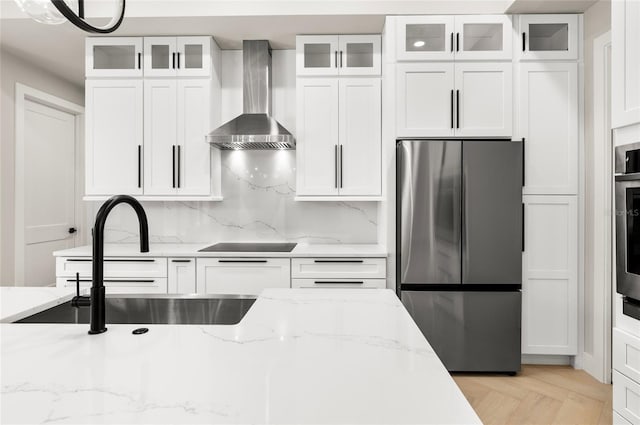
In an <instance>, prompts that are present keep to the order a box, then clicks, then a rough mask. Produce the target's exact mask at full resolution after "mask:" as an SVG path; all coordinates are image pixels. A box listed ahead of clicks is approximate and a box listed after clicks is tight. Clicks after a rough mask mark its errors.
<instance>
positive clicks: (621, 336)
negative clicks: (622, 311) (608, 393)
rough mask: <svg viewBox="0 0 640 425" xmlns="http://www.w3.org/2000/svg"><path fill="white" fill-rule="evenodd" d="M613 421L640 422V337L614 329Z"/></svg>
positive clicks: (618, 422)
mask: <svg viewBox="0 0 640 425" xmlns="http://www.w3.org/2000/svg"><path fill="white" fill-rule="evenodd" d="M612 362H613V369H614V370H613V377H612V378H613V410H614V412H613V416H614V417H613V423H614V424H640V337H638V336H635V335H632V334H630V333H628V332H625V331H623V330H621V329H619V328H614V329H613V354H612Z"/></svg>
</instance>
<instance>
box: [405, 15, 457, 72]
mask: <svg viewBox="0 0 640 425" xmlns="http://www.w3.org/2000/svg"><path fill="white" fill-rule="evenodd" d="M397 26H398V29H397V31H398V32H397V36H396V39H397V44H396V58H397V59H398V60H399V61H423V60H453V56H454V52H453V50H454V44H455V40H454V26H453V16H402V17H399V18H397Z"/></svg>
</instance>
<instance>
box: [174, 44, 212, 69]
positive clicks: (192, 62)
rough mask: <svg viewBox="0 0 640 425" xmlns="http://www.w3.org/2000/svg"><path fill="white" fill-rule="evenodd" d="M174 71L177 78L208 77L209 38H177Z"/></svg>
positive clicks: (209, 63)
mask: <svg viewBox="0 0 640 425" xmlns="http://www.w3.org/2000/svg"><path fill="white" fill-rule="evenodd" d="M176 70H177V75H178V76H179V77H209V76H210V75H211V37H178V39H177V52H176Z"/></svg>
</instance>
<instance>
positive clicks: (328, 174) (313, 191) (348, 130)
mask: <svg viewBox="0 0 640 425" xmlns="http://www.w3.org/2000/svg"><path fill="white" fill-rule="evenodd" d="M297 102H298V103H297V105H298V106H297V111H298V112H297V125H296V128H297V130H298V135H297V139H298V145H297V146H296V150H297V153H296V155H297V164H298V166H297V176H298V178H297V190H296V191H297V195H298V196H300V197H303V196H336V199H340V197H344V196H352V197H357V196H380V195H381V191H382V187H381V186H382V180H381V167H382V164H381V151H382V145H381V131H382V128H381V119H382V117H381V88H380V79H379V78H376V77H370V78H344V77H341V78H338V79H336V78H313V79H312V78H298V82H297Z"/></svg>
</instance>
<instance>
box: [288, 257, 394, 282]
mask: <svg viewBox="0 0 640 425" xmlns="http://www.w3.org/2000/svg"><path fill="white" fill-rule="evenodd" d="M291 276H292V277H293V278H295V279H325V280H331V279H385V278H386V277H387V260H386V259H385V258H349V257H337V258H293V259H292V260H291Z"/></svg>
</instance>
